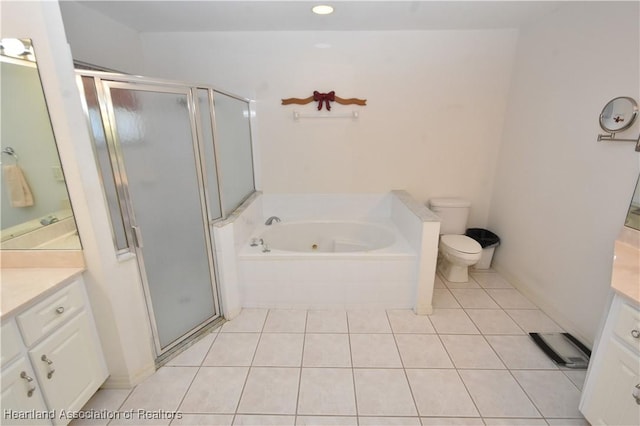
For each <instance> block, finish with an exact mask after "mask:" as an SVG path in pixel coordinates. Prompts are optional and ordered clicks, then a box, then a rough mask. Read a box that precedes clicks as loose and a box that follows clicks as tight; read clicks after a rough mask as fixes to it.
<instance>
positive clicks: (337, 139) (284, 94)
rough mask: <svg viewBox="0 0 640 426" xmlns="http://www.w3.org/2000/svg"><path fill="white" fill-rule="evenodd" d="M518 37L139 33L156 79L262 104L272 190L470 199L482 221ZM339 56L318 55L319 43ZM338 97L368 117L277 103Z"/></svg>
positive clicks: (263, 162)
mask: <svg viewBox="0 0 640 426" xmlns="http://www.w3.org/2000/svg"><path fill="white" fill-rule="evenodd" d="M516 36H517V32H516V31H515V30H494V31H423V32H420V31H392V32H349V31H345V32H210V33H145V34H142V35H141V40H142V45H143V50H144V54H145V62H146V67H147V74H152V75H153V76H155V77H164V78H170V79H178V80H187V81H197V82H205V83H211V84H214V85H216V86H218V87H220V88H223V89H225V90H228V91H231V92H235V93H237V94H240V95H244V96H247V97H250V98H254V99H256V111H257V117H256V122H255V134H254V137H255V139H256V140H257V143H258V144H259V146H260V153H259V158H258V162H259V165H260V167H261V169H262V176H261V178H262V179H261V182H262V188H261V189H262V190H263V191H264V192H265V193H319V192H320V193H336V192H338V193H350V192H357V193H362V192H373V193H384V192H387V191H389V190H391V189H406V190H408V191H409V192H410V193H411V194H412V195H413V196H414V197H415V198H416V199H418V200H420V201H426V200H427V198H429V197H434V196H453V195H458V196H464V197H469V198H470V199H471V200H472V202H473V206H474V209H473V216H472V218H471V222H470V223H471V225H485V224H486V219H487V215H488V209H489V198H490V189H491V185H490V184H491V182H492V180H493V170H494V166H495V160H496V157H497V150H498V145H499V142H500V138H499V135H500V133H501V129H502V118H503V116H504V109H505V104H506V97H507V91H508V87H509V80H510V74H511V66H512V62H513V58H514V48H515V43H516V38H517V37H516ZM320 42H322V43H325V44H330V45H331V47H330V48H325V49H320V48H317V47H314V45H315V44H317V43H320ZM314 90H319V91H321V92H328V91H331V90H335V91H336V94H337V95H338V96H340V97H343V98H349V97H359V98H366V99H367V106H365V107H350V106H341V105H337V104H334V109H333V111H332V112H337V113H340V112H344V111H351V110H352V109H357V110H358V111H360V113H361V115H360V119H359V120H357V121H352V120H350V119H317V120H311V119H307V120H301V121H299V122H295V121H294V120H293V119H292V113H293V110H298V111H301V112H304V113H313V112H314V108H315V106H314V105H313V104H310V105H306V106H282V105H280V99H282V98H288V97H302V98H304V97H307V96H310V95H311V94H312V93H313V91H314Z"/></svg>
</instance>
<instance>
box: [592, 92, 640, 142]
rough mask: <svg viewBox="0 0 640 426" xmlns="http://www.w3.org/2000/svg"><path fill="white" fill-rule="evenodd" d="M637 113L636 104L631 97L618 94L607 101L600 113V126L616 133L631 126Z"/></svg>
mask: <svg viewBox="0 0 640 426" xmlns="http://www.w3.org/2000/svg"><path fill="white" fill-rule="evenodd" d="M637 115H638V104H637V103H636V101H635V100H633V99H632V98H629V97H626V96H620V97H618V98H613V99H611V100H610V101H609V103H607V104H606V105H605V106H604V108H603V109H602V112H601V113H600V127H602V129H603V130H604V131H606V132H609V133H616V132H621V131H623V130H626V129H628V128H629V127H631V125H632V124H633V122H634V121H635V119H636V117H637Z"/></svg>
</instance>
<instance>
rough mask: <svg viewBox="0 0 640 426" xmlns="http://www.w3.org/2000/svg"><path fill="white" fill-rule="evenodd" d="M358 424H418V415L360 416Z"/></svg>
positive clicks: (377, 425)
mask: <svg viewBox="0 0 640 426" xmlns="http://www.w3.org/2000/svg"><path fill="white" fill-rule="evenodd" d="M358 422H359V424H360V426H420V419H419V418H418V417H360V418H358Z"/></svg>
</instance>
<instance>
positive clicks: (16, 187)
mask: <svg viewBox="0 0 640 426" xmlns="http://www.w3.org/2000/svg"><path fill="white" fill-rule="evenodd" d="M2 172H3V174H4V180H5V185H6V187H7V189H8V190H9V200H10V202H11V207H29V206H32V205H33V194H32V193H31V188H29V184H28V183H27V180H26V179H25V177H24V173H22V169H21V168H20V166H18V165H15V164H8V165H5V166H3V167H2Z"/></svg>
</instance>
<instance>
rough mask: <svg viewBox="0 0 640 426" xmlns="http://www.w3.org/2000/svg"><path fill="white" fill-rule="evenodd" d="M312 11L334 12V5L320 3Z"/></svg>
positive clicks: (324, 13) (322, 13)
mask: <svg viewBox="0 0 640 426" xmlns="http://www.w3.org/2000/svg"><path fill="white" fill-rule="evenodd" d="M311 11H312V12H313V13H315V14H317V15H328V14H330V13H333V7H331V6H329V5H327V4H319V5H317V6H313V7H312V8H311Z"/></svg>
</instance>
